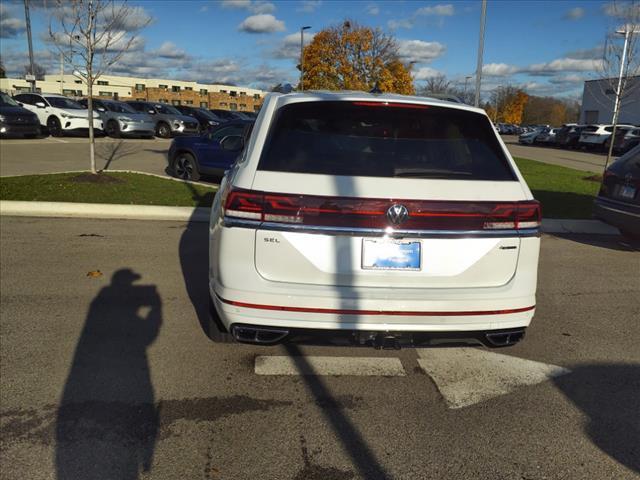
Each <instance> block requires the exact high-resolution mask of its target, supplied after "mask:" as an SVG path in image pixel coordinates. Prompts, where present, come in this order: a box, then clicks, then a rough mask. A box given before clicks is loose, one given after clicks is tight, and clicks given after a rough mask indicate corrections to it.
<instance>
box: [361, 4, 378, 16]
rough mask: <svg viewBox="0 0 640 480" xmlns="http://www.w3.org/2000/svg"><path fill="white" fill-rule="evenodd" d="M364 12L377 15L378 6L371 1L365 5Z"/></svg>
mask: <svg viewBox="0 0 640 480" xmlns="http://www.w3.org/2000/svg"><path fill="white" fill-rule="evenodd" d="M365 12H366V13H367V14H368V15H378V14H379V13H380V7H378V6H377V5H376V4H374V3H372V4H369V5H367V8H365Z"/></svg>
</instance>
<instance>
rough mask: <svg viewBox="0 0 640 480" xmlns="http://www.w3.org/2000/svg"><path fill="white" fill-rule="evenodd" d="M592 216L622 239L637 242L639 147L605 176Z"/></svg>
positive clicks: (639, 224) (639, 220)
mask: <svg viewBox="0 0 640 480" xmlns="http://www.w3.org/2000/svg"><path fill="white" fill-rule="evenodd" d="M593 213H594V215H595V216H596V217H597V218H600V219H601V220H602V221H604V222H606V223H608V224H610V225H613V226H614V227H617V228H618V229H619V230H620V232H622V234H623V235H625V236H628V237H631V238H634V239H640V145H636V146H635V147H634V148H633V149H631V150H630V151H628V152H627V153H626V154H624V155H623V156H621V157H620V158H618V159H617V160H616V161H615V162H613V163H612V164H611V165H610V166H609V168H607V170H606V171H605V172H604V175H603V178H602V184H601V186H600V192H599V193H598V196H597V197H596V200H595V204H594V210H593Z"/></svg>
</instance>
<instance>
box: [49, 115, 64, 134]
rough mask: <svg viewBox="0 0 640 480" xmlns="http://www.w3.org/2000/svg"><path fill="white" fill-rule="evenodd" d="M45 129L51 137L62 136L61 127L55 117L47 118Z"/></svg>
mask: <svg viewBox="0 0 640 480" xmlns="http://www.w3.org/2000/svg"><path fill="white" fill-rule="evenodd" d="M47 129H48V130H49V135H51V136H52V137H61V136H62V125H61V124H60V120H58V118H57V117H49V118H48V119H47Z"/></svg>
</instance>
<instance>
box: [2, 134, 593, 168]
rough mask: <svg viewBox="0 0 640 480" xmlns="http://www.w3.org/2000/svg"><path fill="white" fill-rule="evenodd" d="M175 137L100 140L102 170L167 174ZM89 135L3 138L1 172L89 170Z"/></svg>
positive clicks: (569, 158)
mask: <svg viewBox="0 0 640 480" xmlns="http://www.w3.org/2000/svg"><path fill="white" fill-rule="evenodd" d="M502 138H503V140H504V141H505V143H506V145H507V147H508V148H509V151H510V152H511V154H512V155H514V156H517V157H524V158H530V159H532V160H537V161H541V162H545V163H551V164H554V165H562V166H565V167H570V168H575V169H578V170H584V171H591V172H600V171H601V170H602V168H603V166H604V161H605V156H604V155H602V154H596V153H588V152H582V151H577V150H562V149H556V148H546V147H538V146H529V145H519V144H518V138H517V137H516V136H514V135H511V136H509V135H506V136H503V137H502ZM170 142H171V140H164V139H159V138H154V139H152V140H146V139H133V138H130V139H113V138H109V137H101V138H98V139H96V161H97V164H98V168H99V169H102V168H105V167H107V168H109V169H112V170H137V171H141V172H147V173H155V174H158V175H164V174H165V168H166V166H167V151H168V149H169V144H170ZM88 148H89V147H88V145H87V139H86V138H80V137H64V138H54V137H45V138H40V139H34V140H28V139H3V140H1V141H0V176H10V175H29V174H39V173H56V172H65V171H71V170H86V169H88V163H89V160H88V158H89V154H88Z"/></svg>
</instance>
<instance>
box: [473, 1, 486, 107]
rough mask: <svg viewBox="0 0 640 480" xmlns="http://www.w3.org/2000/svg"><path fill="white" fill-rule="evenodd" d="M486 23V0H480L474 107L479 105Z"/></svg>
mask: <svg viewBox="0 0 640 480" xmlns="http://www.w3.org/2000/svg"><path fill="white" fill-rule="evenodd" d="M486 23H487V0H482V11H481V13H480V39H479V40H478V64H477V66H476V98H475V100H474V102H473V105H474V106H475V107H479V106H480V82H481V80H482V55H483V53H484V26H485V24H486Z"/></svg>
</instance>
